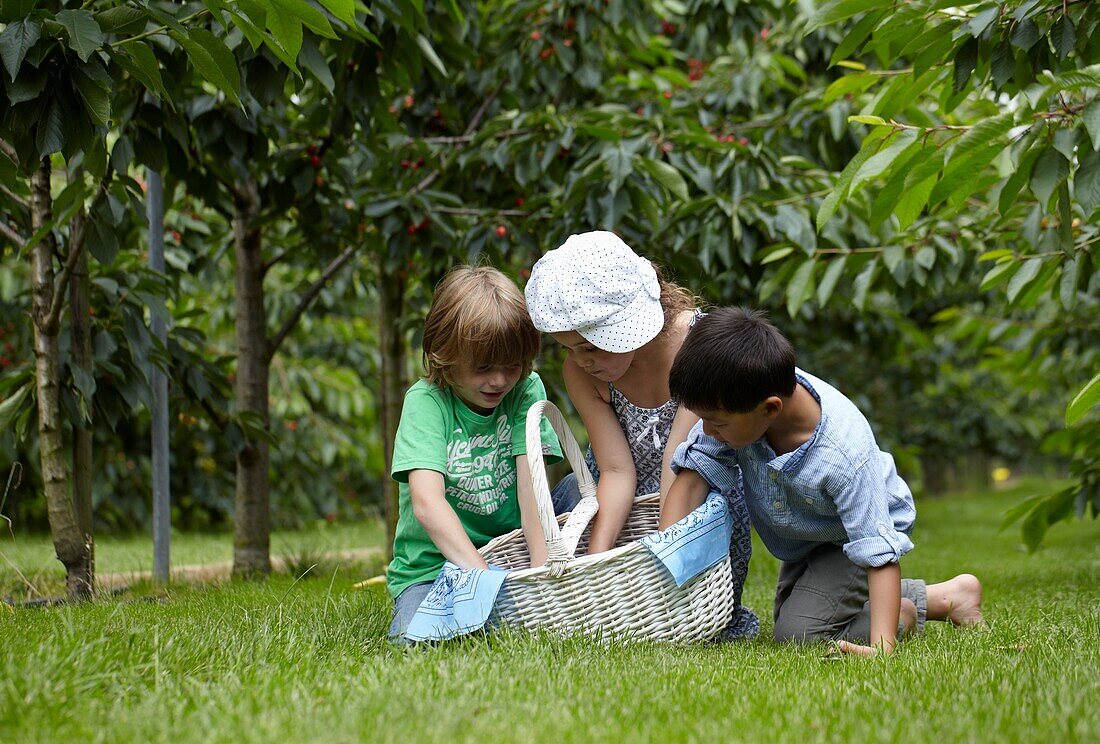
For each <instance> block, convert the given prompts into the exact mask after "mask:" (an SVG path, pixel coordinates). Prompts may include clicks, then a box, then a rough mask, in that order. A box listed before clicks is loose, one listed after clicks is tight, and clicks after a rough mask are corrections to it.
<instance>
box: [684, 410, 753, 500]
mask: <svg viewBox="0 0 1100 744" xmlns="http://www.w3.org/2000/svg"><path fill="white" fill-rule="evenodd" d="M671 467H672V472H674V473H679V472H680V471H681V470H694V471H695V472H696V473H698V474H699V475H701V476H702V477H703V480H705V481H706V482H707V483H708V484H709V485H710V487H711V488H713V489H715V490H717V491H720V492H722V493H730V492H731V491H735V490H738V488H739V483H740V475H741V471H740V469H739V468H738V467H737V458H736V456H735V455H734V453H733V450H731V449H730V448H729V447H727V446H726V445H724V444H722V443H721V442H719V441H718V440H717V439H715V438H714V437H712V436H709V435H707V434H704V433H703V422H702V421H700V422H698V423H697V424H695V426H694V427H692V429H691V432H690V433H689V434H688V437H687V439H686V440H684V442H683V443H682V444H681V445H680V446H679V447H677V448H676V451H675V452H674V453H673V455H672V463H671Z"/></svg>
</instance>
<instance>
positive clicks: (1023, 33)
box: [1012, 18, 1039, 51]
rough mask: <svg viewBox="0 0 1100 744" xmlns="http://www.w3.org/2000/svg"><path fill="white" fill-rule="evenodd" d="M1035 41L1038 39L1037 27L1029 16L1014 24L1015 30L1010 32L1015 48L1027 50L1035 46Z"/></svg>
mask: <svg viewBox="0 0 1100 744" xmlns="http://www.w3.org/2000/svg"><path fill="white" fill-rule="evenodd" d="M1037 41H1039V27H1038V26H1037V25H1036V24H1035V21H1033V20H1031V19H1030V18H1025V19H1024V20H1022V21H1020V23H1018V24H1017V25H1016V30H1014V31H1013V32H1012V46H1014V47H1016V48H1017V49H1023V50H1024V51H1027V50H1028V49H1031V47H1033V46H1035V42H1037Z"/></svg>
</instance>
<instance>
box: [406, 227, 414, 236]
mask: <svg viewBox="0 0 1100 744" xmlns="http://www.w3.org/2000/svg"><path fill="white" fill-rule="evenodd" d="M405 232H407V233H408V234H409V235H416V225H409V226H408V227H406V228H405Z"/></svg>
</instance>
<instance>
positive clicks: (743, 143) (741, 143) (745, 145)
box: [731, 135, 749, 147]
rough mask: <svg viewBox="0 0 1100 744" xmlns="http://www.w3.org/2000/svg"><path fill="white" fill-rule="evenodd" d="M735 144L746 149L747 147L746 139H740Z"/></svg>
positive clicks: (747, 140)
mask: <svg viewBox="0 0 1100 744" xmlns="http://www.w3.org/2000/svg"><path fill="white" fill-rule="evenodd" d="M731 136H732V135H731ZM737 144H739V145H741V147H748V146H749V139H748V137H742V138H741V139H739V140H737Z"/></svg>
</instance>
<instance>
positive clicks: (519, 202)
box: [516, 196, 523, 207]
mask: <svg viewBox="0 0 1100 744" xmlns="http://www.w3.org/2000/svg"><path fill="white" fill-rule="evenodd" d="M516 206H517V207H522V206H523V197H522V196H517V197H516Z"/></svg>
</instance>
